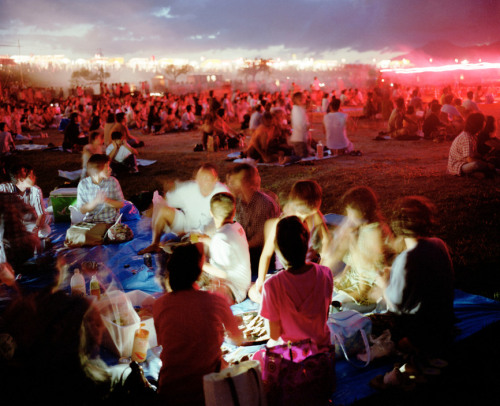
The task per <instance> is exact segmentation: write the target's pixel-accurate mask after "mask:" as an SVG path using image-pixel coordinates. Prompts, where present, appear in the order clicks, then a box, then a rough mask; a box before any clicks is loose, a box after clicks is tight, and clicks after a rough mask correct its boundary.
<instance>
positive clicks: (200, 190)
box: [139, 164, 228, 255]
mask: <svg viewBox="0 0 500 406" xmlns="http://www.w3.org/2000/svg"><path fill="white" fill-rule="evenodd" d="M227 191H228V189H227V188H226V186H224V185H223V184H222V183H220V182H219V177H218V175H217V170H216V168H215V166H213V165H212V164H203V165H201V166H200V168H199V169H198V170H197V172H196V175H195V178H194V180H192V181H187V182H182V183H180V184H179V185H177V186H176V188H175V189H174V190H173V191H171V192H168V193H167V194H166V196H165V199H163V198H162V197H161V196H158V194H157V193H156V194H155V197H154V198H153V218H152V228H153V237H152V242H151V244H150V245H149V246H148V247H146V248H144V249H142V250H141V251H139V255H142V254H145V253H148V252H160V251H161V246H160V239H161V236H162V234H163V233H164V232H166V233H169V232H171V233H174V234H177V235H179V236H182V235H184V234H187V233H191V232H197V233H203V234H213V229H214V226H213V220H212V216H211V215H210V199H211V198H212V196H213V195H214V194H216V193H219V192H227Z"/></svg>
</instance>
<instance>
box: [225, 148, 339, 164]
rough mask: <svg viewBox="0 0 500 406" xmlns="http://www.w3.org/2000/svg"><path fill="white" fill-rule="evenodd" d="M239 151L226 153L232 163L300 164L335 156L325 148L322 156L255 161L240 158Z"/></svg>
mask: <svg viewBox="0 0 500 406" xmlns="http://www.w3.org/2000/svg"><path fill="white" fill-rule="evenodd" d="M240 156H241V152H231V153H230V154H228V155H227V157H228V159H231V160H232V161H233V162H234V163H249V164H251V165H259V166H289V165H294V164H300V163H305V162H312V161H321V160H324V159H330V158H336V157H337V155H332V153H331V151H330V150H326V151H325V152H324V156H323V158H318V157H317V156H315V155H313V156H308V157H307V158H301V159H297V160H296V161H292V162H287V163H285V164H280V163H279V162H256V161H255V159H252V158H240Z"/></svg>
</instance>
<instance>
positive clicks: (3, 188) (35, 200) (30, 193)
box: [0, 182, 45, 217]
mask: <svg viewBox="0 0 500 406" xmlns="http://www.w3.org/2000/svg"><path fill="white" fill-rule="evenodd" d="M0 192H5V193H14V194H15V195H16V196H17V197H18V198H19V199H21V200H22V201H23V202H24V203H26V204H27V205H28V206H30V207H33V209H35V212H36V215H37V217H40V216H41V215H43V214H45V205H44V204H43V193H42V189H40V188H39V187H38V186H32V187H30V188H26V190H25V191H24V192H21V191H20V190H19V189H18V188H17V187H16V185H14V184H13V183H10V182H9V183H2V184H0Z"/></svg>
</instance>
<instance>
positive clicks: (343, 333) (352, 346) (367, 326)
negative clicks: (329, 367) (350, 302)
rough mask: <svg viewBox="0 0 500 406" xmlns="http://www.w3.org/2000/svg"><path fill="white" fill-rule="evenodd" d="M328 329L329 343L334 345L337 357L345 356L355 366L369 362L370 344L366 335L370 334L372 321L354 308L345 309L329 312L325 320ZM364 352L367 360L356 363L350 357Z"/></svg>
mask: <svg viewBox="0 0 500 406" xmlns="http://www.w3.org/2000/svg"><path fill="white" fill-rule="evenodd" d="M327 325H328V328H329V329H330V337H331V344H333V345H335V354H336V357H337V358H342V357H345V359H346V360H347V361H349V362H350V363H351V364H353V365H355V366H362V367H366V366H367V365H368V364H369V363H370V344H369V341H368V336H369V335H370V334H371V330H372V322H371V320H370V318H368V317H366V316H363V315H362V314H361V313H359V312H357V311H355V310H345V311H342V312H338V313H331V314H330V315H329V316H328V321H327ZM364 352H366V354H367V361H366V362H365V363H364V365H358V364H356V363H355V362H353V361H352V359H351V357H352V356H354V355H356V354H361V353H364Z"/></svg>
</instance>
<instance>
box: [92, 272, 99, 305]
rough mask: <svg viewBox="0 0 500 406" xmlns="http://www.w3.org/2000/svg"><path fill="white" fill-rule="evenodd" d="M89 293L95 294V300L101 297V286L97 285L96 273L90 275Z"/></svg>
mask: <svg viewBox="0 0 500 406" xmlns="http://www.w3.org/2000/svg"><path fill="white" fill-rule="evenodd" d="M90 294H91V295H93V296H96V297H97V300H99V299H100V298H101V287H100V286H99V281H98V280H97V275H92V279H90Z"/></svg>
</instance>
